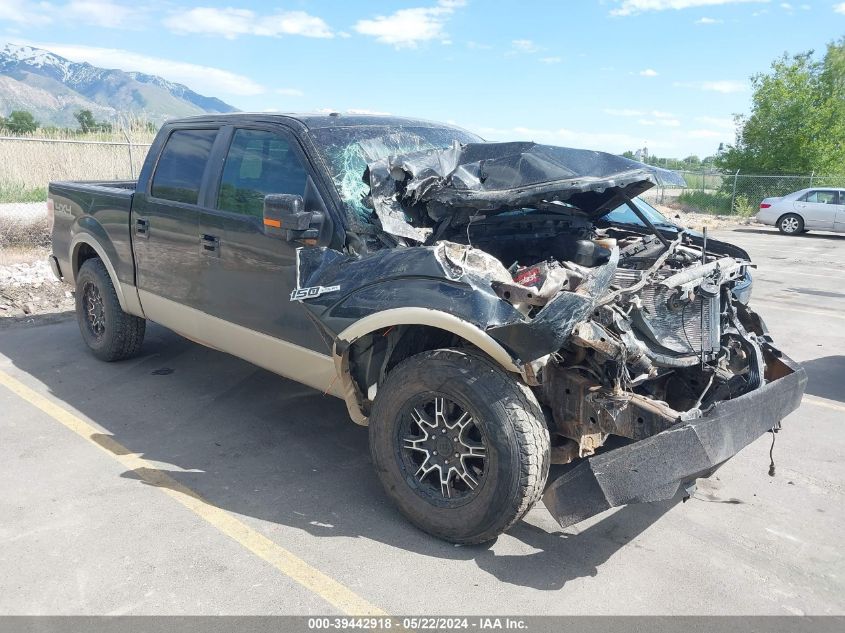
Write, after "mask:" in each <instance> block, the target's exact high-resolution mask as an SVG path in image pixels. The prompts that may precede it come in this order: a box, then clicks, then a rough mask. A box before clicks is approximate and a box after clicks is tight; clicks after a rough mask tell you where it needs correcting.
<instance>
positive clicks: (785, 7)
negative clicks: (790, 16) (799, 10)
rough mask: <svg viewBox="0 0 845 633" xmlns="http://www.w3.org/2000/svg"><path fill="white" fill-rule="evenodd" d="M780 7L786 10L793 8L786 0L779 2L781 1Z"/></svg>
mask: <svg viewBox="0 0 845 633" xmlns="http://www.w3.org/2000/svg"><path fill="white" fill-rule="evenodd" d="M780 8H781V9H785V10H786V11H792V9H793V8H794V7H793V6H792V5H791V4H789V3H788V2H781V3H780Z"/></svg>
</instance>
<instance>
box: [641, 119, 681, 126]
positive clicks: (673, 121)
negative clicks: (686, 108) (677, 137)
mask: <svg viewBox="0 0 845 633" xmlns="http://www.w3.org/2000/svg"><path fill="white" fill-rule="evenodd" d="M637 123H639V124H640V125H645V126H649V125H662V126H663V127H681V122H680V121H678V119H640V120H639V121H637Z"/></svg>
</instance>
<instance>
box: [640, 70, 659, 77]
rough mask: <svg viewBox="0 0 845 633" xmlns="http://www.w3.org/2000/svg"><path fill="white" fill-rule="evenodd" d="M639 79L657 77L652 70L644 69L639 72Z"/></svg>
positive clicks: (655, 72)
mask: <svg viewBox="0 0 845 633" xmlns="http://www.w3.org/2000/svg"><path fill="white" fill-rule="evenodd" d="M640 77H657V71H656V70H654V69H653V68H646V69H645V70H641V71H640Z"/></svg>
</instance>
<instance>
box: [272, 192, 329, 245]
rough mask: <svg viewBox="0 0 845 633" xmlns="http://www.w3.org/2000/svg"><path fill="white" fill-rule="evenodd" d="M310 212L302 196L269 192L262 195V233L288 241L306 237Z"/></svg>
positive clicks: (309, 222) (310, 218) (309, 225)
mask: <svg viewBox="0 0 845 633" xmlns="http://www.w3.org/2000/svg"><path fill="white" fill-rule="evenodd" d="M312 215H313V214H312V213H311V212H310V211H306V210H305V203H304V202H303V200H302V196H297V195H294V194H290V193H271V194H268V195H266V196H264V234H265V235H269V236H271V237H278V238H282V239H286V240H288V241H290V240H295V239H300V238H308V237H310V236H309V235H308V233H311V231H310V230H309V229H311V220H312ZM315 233H316V231H315Z"/></svg>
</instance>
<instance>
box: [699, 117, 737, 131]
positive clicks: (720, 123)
mask: <svg viewBox="0 0 845 633" xmlns="http://www.w3.org/2000/svg"><path fill="white" fill-rule="evenodd" d="M695 120H696V121H697V122H698V123H702V124H704V125H708V126H710V127H718V128H722V129H725V130H733V129H734V128H735V127H736V124H735V123H734V120H733V119H731V118H719V117H714V116H699V117H695Z"/></svg>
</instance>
